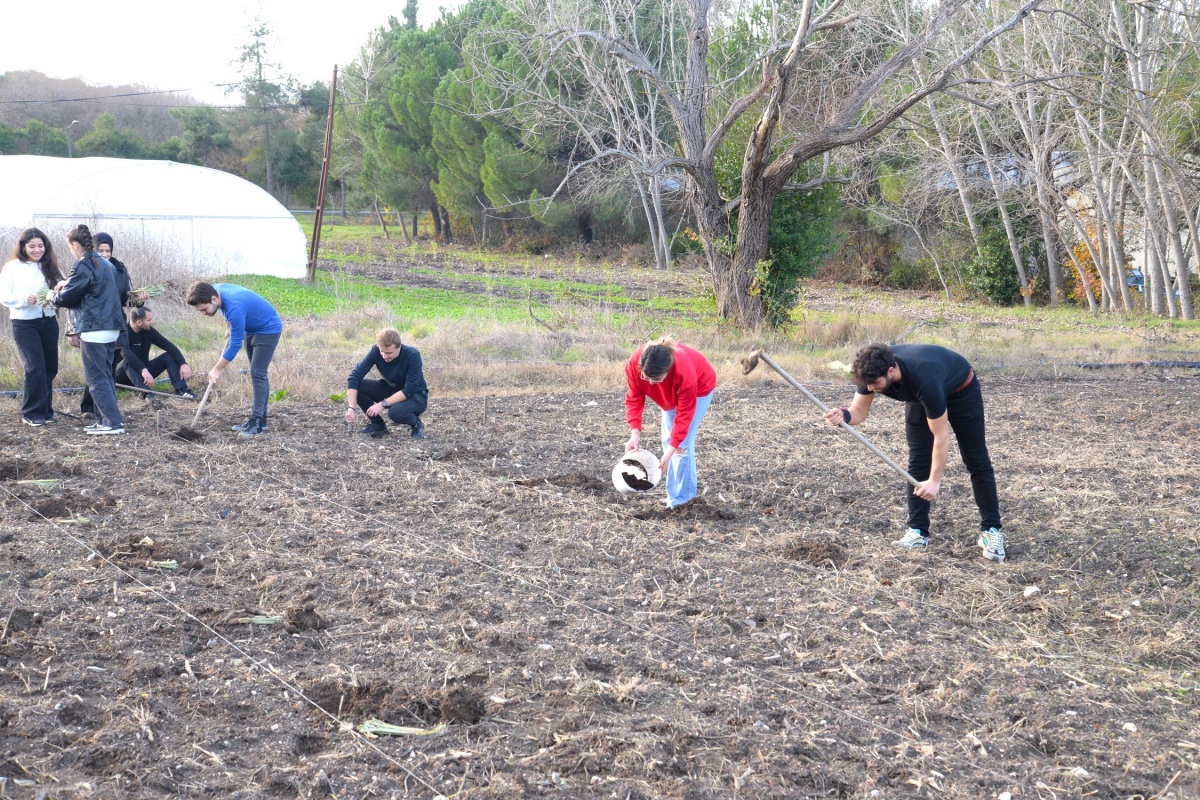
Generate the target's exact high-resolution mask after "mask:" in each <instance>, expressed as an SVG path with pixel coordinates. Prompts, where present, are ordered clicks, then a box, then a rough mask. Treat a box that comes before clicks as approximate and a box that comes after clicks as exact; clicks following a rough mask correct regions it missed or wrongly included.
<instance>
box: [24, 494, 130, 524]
mask: <svg viewBox="0 0 1200 800" xmlns="http://www.w3.org/2000/svg"><path fill="white" fill-rule="evenodd" d="M116 502H117V501H116V499H115V498H113V497H111V496H109V495H105V496H104V497H84V496H82V495H75V494H64V495H60V496H58V497H48V498H46V499H45V500H37V501H34V502H31V503H30V505H31V506H33V510H34V513H33V514H31V515H30V517H29V519H30V520H32V521H36V520H40V519H42V518H43V517H45V518H46V519H70V518H72V517H74V516H75V515H76V514H78V513H79V512H80V511H96V510H98V509H101V508H105V507H108V506H114V505H116Z"/></svg>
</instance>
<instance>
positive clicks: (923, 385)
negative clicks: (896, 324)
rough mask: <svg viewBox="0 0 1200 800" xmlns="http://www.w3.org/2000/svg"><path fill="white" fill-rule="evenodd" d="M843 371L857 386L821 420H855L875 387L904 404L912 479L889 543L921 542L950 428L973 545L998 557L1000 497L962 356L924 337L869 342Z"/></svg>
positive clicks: (974, 385)
mask: <svg viewBox="0 0 1200 800" xmlns="http://www.w3.org/2000/svg"><path fill="white" fill-rule="evenodd" d="M850 379H851V380H852V381H854V383H855V384H857V386H858V391H857V393H856V394H855V395H854V402H853V403H851V404H850V407H849V408H846V407H842V408H834V409H830V410H829V412H828V413H827V414H825V421H826V422H828V423H829V424H830V425H832V426H833V427H837V426H838V425H839V424H840V423H841V422H843V421H845V422H846V423H847V424H849V425H858V424H859V423H861V422H862V421H863V420H865V419H866V418H867V415H868V414H869V413H870V411H871V403H872V402H873V401H874V400H875V395H876V394H883V395H887V396H888V397H890V398H892V399H893V400H902V401H904V402H905V404H906V407H905V412H904V433H905V437H906V438H907V439H908V471H909V472H910V473H912V476H913V477H914V478H915V479H916V480H917V481H918V485H917V486H916V487H915V488H914V487H913V486H911V485H909V486H908V530H907V531H906V532H905V534H904V536H902V537H901V538H900V539H898V540H897V541H895V542H893V544H896V545H899V546H901V547H925V546H926V545H928V544H929V501H930V500H932V499H933V498H934V497H936V496H937V493H938V490H939V489H941V486H942V478H943V476H944V475H945V474H946V461H947V460H948V458H949V454H950V431H951V430H953V431H954V436H955V438H956V439H957V440H958V449H959V452H960V453H961V455H962V460H963V463H964V464H965V465H966V467H967V471H968V472H970V473H971V488H972V489H973V491H974V493H975V505H976V506H978V507H979V516H980V520H981V522H980V528H981V530H982V532H981V533H980V535H979V541H978V544H979V547H980V548H982V549H983V556H984V558H987V559H991V560H992V561H1003V560H1004V534H1003V533H1001V532H1000V500H999V498H998V497H997V495H996V475H995V472H994V471H993V470H992V461H991V458H990V457H989V456H988V450H987V442H986V440H985V436H984V415H983V393H982V391H981V390H980V388H979V380H978V379H977V378H976V377H975V370H973V369H972V368H971V365H970V364H969V363H968V362H967V360H966V359H965V358H963V357H962V356H961V355H959V354H958V353H955V352H954V351H953V350H948V349H946V348H945V347H939V346H937V345H932V344H902V345H896V346H895V347H888V346H887V345H885V344H872V345H868V346H867V347H864V348H863V349H862V350H859V351H858V354H857V355H856V356H855V357H854V365H853V367H851V369H850Z"/></svg>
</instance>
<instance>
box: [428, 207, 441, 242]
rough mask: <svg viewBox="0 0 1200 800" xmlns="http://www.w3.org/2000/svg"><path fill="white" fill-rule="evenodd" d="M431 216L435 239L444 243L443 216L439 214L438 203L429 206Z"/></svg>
mask: <svg viewBox="0 0 1200 800" xmlns="http://www.w3.org/2000/svg"><path fill="white" fill-rule="evenodd" d="M429 216H430V217H432V218H433V238H434V240H435V241H438V242H440V241H442V215H441V214H439V213H438V207H437V203H433V204H432V205H430V206H429Z"/></svg>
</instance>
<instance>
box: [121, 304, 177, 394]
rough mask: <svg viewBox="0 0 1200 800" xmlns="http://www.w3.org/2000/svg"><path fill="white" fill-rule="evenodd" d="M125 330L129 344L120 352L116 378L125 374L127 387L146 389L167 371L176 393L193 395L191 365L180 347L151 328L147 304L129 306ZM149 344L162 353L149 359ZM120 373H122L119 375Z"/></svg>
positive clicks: (150, 313) (149, 311)
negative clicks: (189, 384) (189, 380)
mask: <svg viewBox="0 0 1200 800" xmlns="http://www.w3.org/2000/svg"><path fill="white" fill-rule="evenodd" d="M125 332H126V334H128V336H129V344H128V345H127V346H126V347H125V348H124V349H123V350H122V351H121V354H122V356H123V357H122V359H121V360H120V361H118V362H117V366H116V372H117V373H118V376H119V377H122V378H124V377H128V378H129V385H130V386H136V387H138V388H141V389H148V388H150V384H152V383H154V379H155V378H157V377H158V376H159V375H162V374H163V373H164V372H166V373H167V377H168V378H170V380H171V388H172V389H174V390H175V394H177V395H179V396H180V397H186V398H189V399H192V398H194V397H195V395H194V394H192V393H191V391H190V390H189V389H188V385H187V382H188V379H189V378H191V377H192V368H191V367H189V366H188V364H187V361H186V360H185V359H184V357H183V353H182V352H181V351H180V349H179V348H178V347H176V346H175V344H174V343H173V342H172V341H171V340H170V339H168V338H167V337H165V336H163V335H162V334H161V333H159V332H158V331H157V330H155V329H154V312H153V311H151V310H150V309H149V308H147V307H146V306H142V307H141V308H134V309H131V310H130V312H129V327H128V328H126V331H125ZM151 347H157V348H158V349H159V350H162V352H161V353H159V354H158V355H157V356H155V357H154V358H151V357H150V348H151ZM122 372H123V373H124V374H123V375H121V374H120V373H122Z"/></svg>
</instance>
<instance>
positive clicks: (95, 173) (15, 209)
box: [0, 156, 307, 278]
mask: <svg viewBox="0 0 1200 800" xmlns="http://www.w3.org/2000/svg"><path fill="white" fill-rule="evenodd" d="M79 223H83V224H85V225H87V226H88V227H89V228H91V229H92V232H93V233H95V232H97V231H106V232H108V233H110V234H112V236H113V239H114V252H115V253H116V255H117V256H118V257H119V258H122V259H123V260H128V261H130V262H131V263H134V262H139V263H149V262H157V263H158V264H159V265H161V266H162V267H163V268H164V269H165V270H167V271H169V272H177V273H180V275H181V277H186V276H192V275H194V276H195V277H198V278H214V277H218V276H222V275H235V274H246V273H252V274H257V275H275V276H278V277H281V278H301V277H304V273H305V264H306V262H307V253H306V241H305V236H304V232H303V231H302V230H301V229H300V224H299V223H298V222H296V218H295V217H293V216H292V215H291V214H290V213H289V212H288V210H287V209H286V208H284V207H283V206H282V205H281V204H280V203H279V202H278V201H277V200H275V198H273V197H272V196H271V195H269V194H268V193H267V192H265V191H263V190H262V189H260V188H259V187H257V186H255V185H254V184H253V183H250V182H249V181H246V180H243V179H242V178H239V177H237V176H236V175H230V174H229V173H227V172H221V171H219V170H215V169H208V168H206V167H196V166H192V165H190V164H177V163H175V162H173V161H136V160H132V159H123V158H49V157H45V156H0V238H2V239H3V241H4V244H6V245H7V246H8V247H11V244H12V241H13V240H14V239H15V236H16V235H17V234H18V233H19V231H21V230H23V229H25V228H28V227H31V226H34V227H38V228H41V229H43V230H44V231H45V232H46V233H47V235H49V236H51V237H53V238H54V244H55V246H56V247H58V246H59V242H61V241H62V237H64V236H65V235H66V232H67V231H68V230H69V229H71V228H72V227H74V226H75V225H78V224H79ZM64 246H65V245H64ZM4 255H5V256H7V248H6V252H5V253H4ZM60 258H61V256H60Z"/></svg>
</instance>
